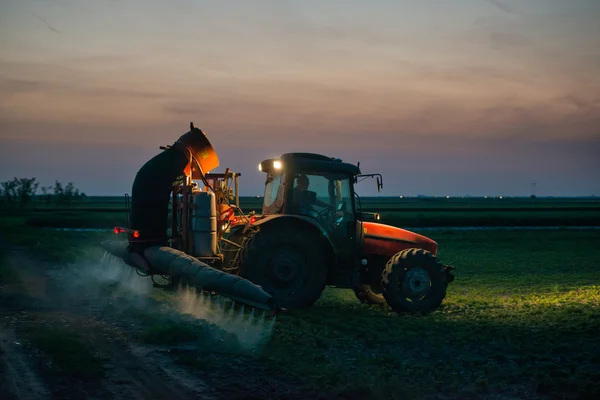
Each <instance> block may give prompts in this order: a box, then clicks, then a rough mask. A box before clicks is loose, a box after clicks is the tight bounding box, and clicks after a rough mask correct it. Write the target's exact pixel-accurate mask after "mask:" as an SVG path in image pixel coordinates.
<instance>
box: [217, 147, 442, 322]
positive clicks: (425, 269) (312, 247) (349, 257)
mask: <svg viewBox="0 0 600 400" xmlns="http://www.w3.org/2000/svg"><path fill="white" fill-rule="evenodd" d="M258 168H259V170H260V171H262V172H263V173H265V174H266V180H265V189H264V197H263V205H262V212H261V213H260V214H254V215H251V216H246V217H245V218H243V219H240V218H237V217H234V220H233V221H231V222H230V223H229V225H228V227H227V233H226V235H225V236H224V239H223V240H224V241H225V242H224V246H223V250H224V254H225V256H224V258H223V266H224V268H225V269H226V270H228V271H232V272H233V273H236V274H239V275H240V276H241V277H243V278H246V279H248V280H250V281H251V282H253V283H255V284H257V285H259V286H261V287H262V288H263V290H265V291H266V292H268V293H270V294H271V295H272V296H273V297H274V299H275V302H276V303H277V304H279V305H280V306H282V307H284V308H287V309H298V308H306V307H310V306H312V305H313V304H314V303H315V302H316V301H317V300H318V299H319V298H320V296H321V294H322V292H323V290H324V289H325V287H326V286H329V287H335V288H345V289H353V290H354V293H355V295H356V297H357V298H358V299H359V300H360V301H361V302H363V303H368V304H384V303H387V304H388V305H389V306H390V307H391V308H392V309H393V310H394V311H396V312H402V313H404V312H408V313H423V314H424V313H428V312H431V311H433V310H435V309H436V308H438V307H439V305H440V304H441V303H442V301H443V299H444V297H445V296H446V289H447V286H448V284H449V283H450V282H452V281H453V279H454V275H453V274H452V270H453V269H454V267H452V266H450V265H445V264H443V263H441V262H440V261H439V260H438V259H437V257H436V254H437V250H438V245H437V243H436V242H435V241H433V240H431V239H429V238H427V237H425V236H422V235H419V234H416V233H413V232H410V231H407V230H404V229H400V228H397V227H393V226H389V225H384V224H381V223H379V222H378V221H379V220H380V215H379V214H378V213H369V212H362V211H361V205H360V197H359V196H358V195H357V193H356V192H355V190H354V187H355V185H356V184H357V183H358V182H359V181H360V180H361V179H366V178H369V177H370V178H373V177H375V178H376V182H377V190H378V191H380V189H381V188H382V187H383V179H382V177H381V175H380V174H366V175H363V174H361V171H360V164H358V165H353V164H349V163H344V162H342V160H340V159H336V158H331V157H327V156H324V155H320V154H312V153H287V154H283V155H282V156H281V157H280V158H278V159H267V160H264V161H262V162H261V163H260V164H259V166H258ZM248 219H250V222H251V223H248Z"/></svg>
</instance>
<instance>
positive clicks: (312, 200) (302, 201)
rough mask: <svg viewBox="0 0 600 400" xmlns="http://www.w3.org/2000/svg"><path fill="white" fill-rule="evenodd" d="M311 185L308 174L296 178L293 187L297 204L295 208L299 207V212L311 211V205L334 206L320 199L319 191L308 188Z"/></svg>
mask: <svg viewBox="0 0 600 400" xmlns="http://www.w3.org/2000/svg"><path fill="white" fill-rule="evenodd" d="M309 185H310V181H309V179H308V177H307V176H306V175H299V176H298V177H297V178H296V186H295V187H294V189H293V195H292V199H293V202H294V204H295V205H296V207H295V208H298V209H299V212H300V213H302V214H305V213H307V212H308V211H311V206H313V205H315V206H317V207H324V208H332V206H331V204H327V203H325V202H323V201H321V200H318V199H317V193H316V192H313V191H312V190H308V186H309Z"/></svg>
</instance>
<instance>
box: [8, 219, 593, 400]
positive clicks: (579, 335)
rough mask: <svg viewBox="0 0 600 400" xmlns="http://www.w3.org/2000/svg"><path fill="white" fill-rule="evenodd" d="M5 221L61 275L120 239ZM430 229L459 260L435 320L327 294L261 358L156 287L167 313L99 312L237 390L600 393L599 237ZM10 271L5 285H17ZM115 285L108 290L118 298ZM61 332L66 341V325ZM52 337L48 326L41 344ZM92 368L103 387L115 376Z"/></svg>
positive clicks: (391, 394)
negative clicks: (178, 311) (107, 241)
mask: <svg viewBox="0 0 600 400" xmlns="http://www.w3.org/2000/svg"><path fill="white" fill-rule="evenodd" d="M1 221H2V225H1V227H2V236H3V239H4V240H5V241H6V243H7V244H9V245H10V246H25V248H27V249H28V251H29V252H30V253H31V254H32V255H33V256H34V257H36V259H40V260H44V261H50V262H52V265H53V268H54V269H57V270H60V269H61V268H67V266H66V265H67V263H70V264H69V265H70V266H69V268H73V265H75V266H76V265H82V266H83V265H86V263H87V262H88V261H89V259H90V258H95V259H97V258H98V257H99V256H100V255H101V251H100V250H99V249H98V248H97V247H94V246H95V245H96V244H97V243H99V242H100V241H101V240H102V239H104V238H107V237H110V233H102V232H99V233H89V232H86V233H81V232H57V231H51V230H47V229H37V228H32V227H31V226H27V225H25V220H24V218H19V217H14V218H4V219H2V220H1ZM422 233H424V234H425V235H428V236H430V237H432V238H433V239H434V240H436V241H437V242H438V243H439V245H440V253H439V257H440V258H441V259H442V260H443V261H444V262H446V263H449V264H452V265H455V266H457V272H456V280H455V281H454V282H453V283H452V284H451V285H450V287H449V289H448V296H447V298H446V300H445V301H444V303H443V306H442V307H441V308H440V309H439V310H438V311H436V312H433V313H432V314H430V315H427V316H398V315H394V314H392V313H390V311H389V309H387V307H368V306H364V305H361V304H360V303H359V302H358V301H357V300H356V299H355V298H354V295H353V293H352V292H351V291H348V290H339V289H327V290H326V291H325V293H324V294H323V296H322V298H321V300H319V302H318V303H317V304H316V305H315V306H314V307H313V308H311V309H309V310H306V311H301V312H300V311H296V312H293V313H291V314H289V315H281V316H279V317H278V319H277V321H276V323H275V325H274V331H273V334H272V336H271V337H270V339H269V341H268V342H267V343H266V344H265V345H264V346H263V347H260V348H259V349H257V350H255V351H253V352H244V351H239V349H237V347H236V346H235V345H232V343H224V342H222V341H219V340H217V339H215V337H214V336H213V335H212V334H211V332H215V331H211V330H210V329H208V325H206V324H204V323H203V322H202V320H194V319H192V320H190V319H185V318H183V317H177V318H175V317H174V316H173V311H172V310H171V309H170V308H169V307H168V305H169V304H171V303H172V302H173V301H174V300H175V295H174V294H169V293H166V292H164V291H161V290H159V289H154V291H153V292H152V294H151V297H152V298H153V299H154V300H155V301H156V304H157V305H156V306H155V307H146V308H144V309H138V310H133V311H131V312H129V313H128V314H122V313H121V314H118V315H119V317H118V318H112V317H111V315H115V311H114V309H113V308H111V307H116V305H115V304H112V303H111V305H107V306H105V307H106V309H105V310H104V311H103V312H101V313H100V314H99V315H101V317H97V316H96V317H95V318H104V319H105V320H106V321H108V322H107V323H109V324H116V325H119V324H121V325H123V326H127V327H128V328H127V329H124V331H123V332H124V333H123V334H124V335H126V338H127V340H128V341H129V342H131V343H146V344H148V343H150V344H156V345H160V346H163V347H165V349H169V348H173V346H177V345H178V344H182V345H184V344H185V345H186V346H189V345H190V343H192V344H194V343H195V344H196V345H195V346H192V348H191V350H187V351H169V352H167V353H165V354H169V358H170V359H171V360H173V361H174V362H175V363H176V364H177V365H180V366H182V367H183V368H185V369H186V370H187V371H189V372H190V373H192V374H195V375H197V376H201V377H203V379H206V380H207V381H208V382H209V383H210V385H211V386H212V387H214V388H216V389H215V390H217V391H218V392H219V393H221V394H222V395H223V396H225V397H227V398H243V397H241V395H242V394H243V393H244V390H246V388H248V387H251V388H252V393H253V394H254V395H256V396H258V397H257V398H268V396H269V395H272V394H275V395H277V396H279V397H277V396H275V397H274V398H315V397H314V394H315V393H320V394H321V395H322V396H323V398H334V396H336V395H337V396H339V398H355V399H359V398H395V399H401V398H461V399H462V398H489V397H492V398H519V399H536V398H565V399H583V398H586V399H595V398H600V341H598V332H600V270H599V269H598V266H599V265H600V246H598V243H600V231H597V230H574V229H568V230H566V229H564V230H563V229H554V230H537V231H532V230H485V231H454V230H443V229H442V230H436V231H428V230H424V231H422ZM2 265H3V269H2V274H1V275H0V286H1V285H2V284H4V283H3V282H2V281H1V280H2V279H4V280H6V281H8V282H14V279H15V278H14V271H13V272H12V273H11V272H10V271H9V269H10V268H8V267H7V264H6V263H4V264H2ZM12 268H15V266H14V265H12ZM139 279H144V278H141V277H140V278H139ZM99 285H100V283H99ZM114 290H115V289H114V288H112V287H110V286H107V287H105V288H104V289H103V292H102V293H104V294H105V296H107V297H111V296H113V298H114V294H113V295H111V291H114ZM120 296H123V294H120ZM11 299H12V300H11V301H12V302H13V303H14V302H18V299H17V300H15V299H14V298H11ZM0 300H2V301H1V302H0V303H2V304H3V307H5V306H6V305H7V304H9V303H10V302H9V301H8V300H7V299H6V298H3V299H0ZM161 304H162V305H161ZM22 307H23V306H22ZM25 307H26V306H25ZM111 310H113V311H111ZM4 312H6V310H4ZM61 318H64V317H61ZM131 326H135V328H131ZM61 329H65V330H67V331H68V330H69V328H68V327H62V328H61ZM211 329H216V328H214V327H213V328H211ZM40 332H41V333H42V334H43V333H44V332H45V331H40ZM77 332H78V334H80V332H79V330H77ZM68 333H69V332H66V333H65V335H67V334H68ZM70 333H71V334H73V332H70ZM66 337H67V338H69V336H68V335H67V336H66ZM49 338H50V339H52V340H54V342H57V339H56V333H55V332H54V331H52V332H51V334H50V333H49ZM65 340H67V339H65ZM68 340H71V341H73V340H75V339H68ZM76 340H77V343H78V346H79V347H77V348H81V350H80V351H81V352H82V353H83V355H81V357H80V358H83V361H81V362H85V363H86V364H85V365H90V367H89V368H91V369H92V372H93V371H97V370H99V368H100V367H99V366H98V365H97V358H93V357H92V356H90V354H95V353H94V352H93V351H92V350H93V349H94V348H95V347H94V346H97V342H96V341H95V339H94V340H91V339H89V340H87V341H86V336H77V339H76ZM50 341H51V340H50ZM47 342H48V340H46V341H44V338H43V337H40V335H39V334H38V335H36V336H33V337H32V339H31V340H30V343H31V346H36V345H38V346H40V343H42V344H44V343H47ZM54 342H52V343H54ZM61 343H62V342H60V341H58V345H60V344H61ZM44 346H46V347H44ZM44 346H42V350H44V349H48V348H49V349H50V350H49V351H50V352H52V351H56V347H55V345H48V344H45V345H44ZM48 346H50V347H48ZM52 346H54V347H52ZM90 349H91V350H90ZM47 351H48V350H47ZM94 357H95V356H94ZM72 359H76V360H77V359H78V358H77V357H76V356H73V355H71V356H70V358H66V360H67V361H64V360H65V358H64V357H63V358H61V360H63V362H70V361H69V360H72ZM77 362H79V361H77ZM104 362H105V363H109V360H106V359H105V360H104ZM67 366H68V365H67ZM80 372H81V371H80ZM86 376H87V378H86V379H96V380H97V381H98V382H99V384H100V385H102V382H105V380H106V379H108V378H106V377H104V375H103V374H96V375H94V374H86ZM94 376H95V378H94ZM241 376H243V377H244V378H243V379H242V378H240V377H241ZM48 379H54V378H52V375H51V376H50V378H48ZM236 396H237V397H236Z"/></svg>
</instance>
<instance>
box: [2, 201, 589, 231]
mask: <svg viewBox="0 0 600 400" xmlns="http://www.w3.org/2000/svg"><path fill="white" fill-rule="evenodd" d="M360 203H361V206H362V209H363V210H364V211H368V212H379V213H381V217H382V222H383V223H387V224H390V225H397V226H404V227H426V226H592V225H595V226H598V225H600V201H598V199H596V198H537V199H529V198H503V199H500V198H488V199H485V198H449V199H446V198H416V197H413V198H398V197H364V198H362V199H361V201H360ZM261 204H262V198H260V197H259V198H257V197H242V198H240V206H241V208H242V210H244V211H245V212H250V211H252V210H254V211H256V212H258V213H260V212H261V208H262V206H261ZM0 212H3V213H4V214H6V213H8V214H7V215H13V214H14V213H15V212H18V213H20V214H22V215H25V216H26V217H27V224H28V225H29V226H33V227H55V228H83V227H85V228H102V229H111V228H112V227H114V226H115V225H119V226H124V225H126V223H127V222H126V215H125V203H124V199H123V198H122V197H101V196H99V197H90V198H89V199H87V200H86V201H85V202H82V203H77V204H74V205H73V206H72V207H71V208H57V207H55V206H52V205H51V206H47V205H44V204H43V203H39V202H34V204H33V205H32V207H30V209H29V210H28V211H19V210H8V209H6V207H5V208H0Z"/></svg>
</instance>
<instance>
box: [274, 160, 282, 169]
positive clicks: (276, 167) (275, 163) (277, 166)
mask: <svg viewBox="0 0 600 400" xmlns="http://www.w3.org/2000/svg"><path fill="white" fill-rule="evenodd" d="M273 168H275V169H281V161H273Z"/></svg>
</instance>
